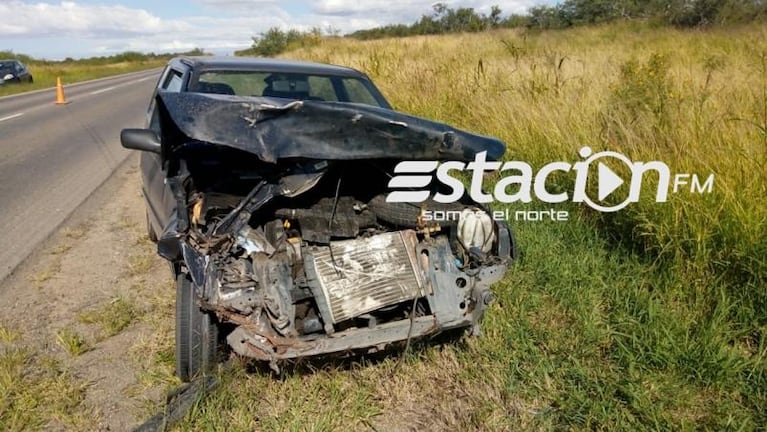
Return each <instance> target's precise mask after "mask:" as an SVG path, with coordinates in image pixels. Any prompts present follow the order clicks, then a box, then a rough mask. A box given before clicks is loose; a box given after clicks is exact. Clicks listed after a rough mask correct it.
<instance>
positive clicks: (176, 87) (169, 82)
mask: <svg viewBox="0 0 767 432" xmlns="http://www.w3.org/2000/svg"><path fill="white" fill-rule="evenodd" d="M183 84H184V79H183V75H182V74H181V72H179V71H176V70H171V71H170V73H169V74H168V76H167V77H165V82H164V83H163V84H162V89H163V90H166V91H169V92H174V93H179V92H180V91H181V87H182V85H183Z"/></svg>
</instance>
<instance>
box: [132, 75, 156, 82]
mask: <svg viewBox="0 0 767 432" xmlns="http://www.w3.org/2000/svg"><path fill="white" fill-rule="evenodd" d="M150 78H154V76H148V77H144V78H141V79H137V80H136V82H144V81H146V80H148V79H150Z"/></svg>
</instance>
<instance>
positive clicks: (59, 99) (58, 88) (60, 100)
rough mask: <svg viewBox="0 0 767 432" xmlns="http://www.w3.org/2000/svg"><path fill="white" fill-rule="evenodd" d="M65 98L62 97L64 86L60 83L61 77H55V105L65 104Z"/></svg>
mask: <svg viewBox="0 0 767 432" xmlns="http://www.w3.org/2000/svg"><path fill="white" fill-rule="evenodd" d="M67 103H69V102H67V100H66V98H65V97H64V86H63V85H61V77H56V105H66V104H67Z"/></svg>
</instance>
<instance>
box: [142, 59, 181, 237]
mask: <svg viewBox="0 0 767 432" xmlns="http://www.w3.org/2000/svg"><path fill="white" fill-rule="evenodd" d="M185 78H186V76H185V71H183V70H181V69H180V68H175V67H173V66H168V68H167V69H166V70H165V72H164V73H163V76H162V78H161V79H160V84H159V87H158V89H159V90H164V91H169V92H181V91H182V90H183V88H184V82H185ZM147 123H148V125H147V126H148V127H149V129H152V130H154V131H155V132H156V133H157V135H158V136H161V134H160V124H159V115H158V112H157V109H156V103H155V99H154V96H152V102H151V103H150V104H149V110H148V113H147ZM140 164H141V175H142V177H143V178H142V180H143V187H144V197H146V201H147V218H148V219H149V220H148V222H149V224H150V225H151V228H152V230H153V231H154V232H155V233H156V234H157V235H158V236H161V234H162V232H163V230H164V229H165V225H166V224H167V223H168V219H169V218H170V215H171V213H172V212H173V208H174V207H175V200H174V198H173V194H172V193H171V191H170V188H169V187H168V185H167V184H166V183H165V171H164V169H163V163H162V158H161V157H160V155H159V154H156V153H150V152H141V161H140Z"/></svg>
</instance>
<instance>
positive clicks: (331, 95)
mask: <svg viewBox="0 0 767 432" xmlns="http://www.w3.org/2000/svg"><path fill="white" fill-rule="evenodd" d="M309 88H310V89H311V92H310V93H309V97H310V99H315V100H323V101H333V102H336V101H338V96H336V92H335V89H333V83H332V82H331V81H330V78H328V77H324V76H310V77H309Z"/></svg>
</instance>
